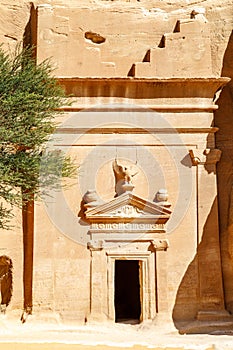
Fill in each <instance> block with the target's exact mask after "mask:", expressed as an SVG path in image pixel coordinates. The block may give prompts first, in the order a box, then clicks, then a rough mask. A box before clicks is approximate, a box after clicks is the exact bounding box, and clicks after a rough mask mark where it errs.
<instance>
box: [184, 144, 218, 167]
mask: <svg viewBox="0 0 233 350" xmlns="http://www.w3.org/2000/svg"><path fill="white" fill-rule="evenodd" d="M221 154H222V151H220V150H219V149H216V148H215V149H210V148H206V149H190V150H189V155H190V158H191V161H192V165H206V164H216V163H217V162H218V161H219V160H220V158H221Z"/></svg>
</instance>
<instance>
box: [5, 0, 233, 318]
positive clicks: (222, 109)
mask: <svg viewBox="0 0 233 350" xmlns="http://www.w3.org/2000/svg"><path fill="white" fill-rule="evenodd" d="M46 2H47V3H48V4H51V5H58V6H62V7H67V6H69V7H72V6H75V7H80V8H82V9H85V11H86V13H87V16H86V17H85V18H83V25H84V27H85V28H86V30H89V31H95V30H96V28H98V27H99V26H100V24H101V22H103V21H104V18H105V13H106V9H108V11H110V12H111V15H112V16H113V18H114V15H116V18H117V21H118V23H119V26H118V27H117V25H116V23H115V27H116V28H117V29H116V30H115V32H114V33H112V34H111V37H109V43H108V46H106V51H105V52H104V53H103V54H104V58H105V59H106V60H110V61H111V60H112V58H113V57H115V62H116V63H117V57H118V56H120V57H121V59H122V57H124V58H125V63H126V64H127V62H128V61H129V56H130V53H131V50H132V49H133V50H134V54H135V55H136V57H138V59H142V58H143V56H142V52H146V50H147V49H148V48H149V47H148V43H149V42H150V41H154V45H155V46H157V45H158V43H159V40H160V39H161V36H162V35H163V34H164V33H165V32H171V31H172V30H173V28H174V25H175V23H176V20H177V19H178V18H189V17H190V13H191V11H192V10H193V8H194V7H199V6H200V7H204V8H205V9H206V17H207V19H208V21H209V25H210V39H211V55H212V64H213V67H212V68H213V74H214V75H216V76H220V75H222V76H228V77H231V78H233V58H232V57H233V56H232V52H233V51H232V50H233V36H232V28H233V8H232V0H222V1H219V0H204V1H203V0H197V1H190V0H182V1H177V0H170V1H159V0H154V1H150V0H141V1H136V0H132V1H120V0H119V1H117V0H115V1H114V0H113V1H108V0H96V1H89V0H85V1H84V0H81V1H79V0H71V1H69V4H68V5H67V2H66V1H65V0H63V1H62V0H57V1H53V0H51V1H49V0H47V1H46ZM43 3H45V1H35V2H34V5H35V6H37V5H39V4H43ZM30 8H31V5H30V2H29V1H25V0H14V1H12V0H5V1H0V42H1V43H3V44H4V46H5V47H6V48H7V49H11V50H12V49H13V48H14V46H15V45H16V44H17V43H18V42H21V41H22V40H23V36H24V32H25V27H26V25H27V23H28V21H29V18H30ZM137 23H140V25H143V28H144V29H143V31H142V32H135V31H134V29H133V28H135V24H137ZM81 30H82V29H81ZM100 34H102V35H103V37H104V36H105V35H106V34H108V32H107V31H106V32H103V33H100ZM113 46H114V52H113V51H112V52H111V49H112V47H113ZM141 56H142V57H141ZM217 103H218V104H219V110H218V111H217V112H216V117H215V125H216V126H218V127H219V128H220V131H219V132H218V133H217V136H216V141H217V148H219V149H221V150H222V151H223V153H222V159H221V161H220V163H219V164H218V186H219V204H220V205H219V212H220V235H221V236H220V238H221V249H222V261H223V275H224V287H225V298H226V306H227V308H228V310H229V311H231V312H233V282H232V281H233V250H232V245H233V228H232V220H233V219H232V217H231V216H232V215H233V214H232V213H233V190H232V184H233V156H232V151H233V142H232V136H233V135H232V129H233V84H232V83H229V84H228V85H227V86H226V87H225V88H224V89H223V91H222V93H221V94H220V96H219V97H218V101H217Z"/></svg>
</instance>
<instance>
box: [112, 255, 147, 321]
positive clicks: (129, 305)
mask: <svg viewBox="0 0 233 350" xmlns="http://www.w3.org/2000/svg"><path fill="white" fill-rule="evenodd" d="M140 270H141V269H140V262H139V260H115V298H114V305H115V322H122V323H132V324H136V323H139V321H140V316H141V283H140V280H141V278H140Z"/></svg>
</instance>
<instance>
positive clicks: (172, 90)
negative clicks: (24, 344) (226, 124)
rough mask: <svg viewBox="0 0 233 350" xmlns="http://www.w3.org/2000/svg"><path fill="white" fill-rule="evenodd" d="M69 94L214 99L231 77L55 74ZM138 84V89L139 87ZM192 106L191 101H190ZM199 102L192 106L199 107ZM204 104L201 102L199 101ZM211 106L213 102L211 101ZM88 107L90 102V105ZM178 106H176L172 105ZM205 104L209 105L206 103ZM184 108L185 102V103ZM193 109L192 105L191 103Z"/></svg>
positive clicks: (79, 95) (81, 95)
mask: <svg viewBox="0 0 233 350" xmlns="http://www.w3.org/2000/svg"><path fill="white" fill-rule="evenodd" d="M58 81H59V83H60V84H61V85H62V86H63V87H64V88H65V90H66V92H67V94H68V95H73V96H76V97H89V98H90V97H98V96H102V97H112V96H114V97H126V98H127V99H134V98H137V99H138V98H141V99H146V98H147V99H148V98H150V99H151V98H161V97H162V98H179V97H181V98H184V97H195V98H198V97H203V98H211V99H212V98H213V96H214V94H215V92H216V91H217V90H218V89H220V88H221V87H223V86H224V85H226V84H227V83H228V82H229V81H230V78H227V77H221V78H218V77H216V78H215V77H212V78H171V79H163V78H162V79H158V78H157V79H156V78H132V77H128V78H88V77H87V78H78V77H58ZM138 85H140V89H138ZM191 105H193V103H191ZM198 105H199V104H198V103H197V104H195V107H198ZM200 105H202V107H203V103H201V104H200ZM213 105H214V103H213ZM89 107H90V105H89ZM175 107H177V106H175ZM207 107H208V108H210V105H209V102H208V103H207ZM185 108H187V103H186V104H185ZM192 108H193V106H192Z"/></svg>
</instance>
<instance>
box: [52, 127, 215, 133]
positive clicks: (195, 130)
mask: <svg viewBox="0 0 233 350" xmlns="http://www.w3.org/2000/svg"><path fill="white" fill-rule="evenodd" d="M218 130H219V128H217V127H209V128H189V127H183V128H146V127H145V128H118V127H117V128H112V127H109V128H108V127H104V128H90V129H89V128H57V129H56V131H55V133H56V134H177V133H178V134H203V133H204V134H206V133H215V132H217V131H218Z"/></svg>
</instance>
